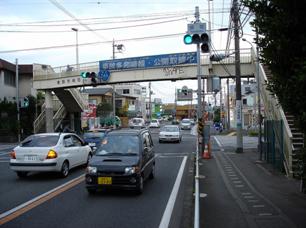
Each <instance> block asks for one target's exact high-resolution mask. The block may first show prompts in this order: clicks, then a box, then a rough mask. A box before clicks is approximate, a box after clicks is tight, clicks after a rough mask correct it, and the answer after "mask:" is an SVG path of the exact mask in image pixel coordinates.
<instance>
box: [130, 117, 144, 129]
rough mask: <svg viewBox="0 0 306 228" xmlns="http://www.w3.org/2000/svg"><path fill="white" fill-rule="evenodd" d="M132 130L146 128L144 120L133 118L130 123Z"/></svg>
mask: <svg viewBox="0 0 306 228" xmlns="http://www.w3.org/2000/svg"><path fill="white" fill-rule="evenodd" d="M129 127H130V128H145V127H146V124H145V121H144V119H143V118H137V117H135V118H133V119H131V120H130V121H129Z"/></svg>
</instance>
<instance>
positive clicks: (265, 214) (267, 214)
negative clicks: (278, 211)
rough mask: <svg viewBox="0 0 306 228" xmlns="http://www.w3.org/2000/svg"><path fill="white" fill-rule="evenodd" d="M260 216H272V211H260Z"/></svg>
mask: <svg viewBox="0 0 306 228" xmlns="http://www.w3.org/2000/svg"><path fill="white" fill-rule="evenodd" d="M258 215H259V216H271V215H272V214H271V213H260V214H258Z"/></svg>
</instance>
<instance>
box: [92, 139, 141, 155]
mask: <svg viewBox="0 0 306 228" xmlns="http://www.w3.org/2000/svg"><path fill="white" fill-rule="evenodd" d="M138 154H139V138H138V137H137V136H136V135H108V136H106V137H105V138H104V139H103V141H102V143H101V146H100V147H99V149H98V150H97V151H96V155H97V156H112V155H138Z"/></svg>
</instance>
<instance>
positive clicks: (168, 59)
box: [99, 52, 197, 71]
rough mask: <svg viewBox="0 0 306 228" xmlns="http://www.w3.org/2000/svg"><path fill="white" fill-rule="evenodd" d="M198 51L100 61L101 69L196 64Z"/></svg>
mask: <svg viewBox="0 0 306 228" xmlns="http://www.w3.org/2000/svg"><path fill="white" fill-rule="evenodd" d="M196 63H197V53H196V52H186V53H175V54H166V55H152V56H142V57H133V58H124V59H114V60H101V61H99V69H100V71H105V70H126V69H146V68H157V67H169V66H176V65H181V64H196Z"/></svg>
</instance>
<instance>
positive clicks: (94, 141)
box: [83, 129, 111, 151]
mask: <svg viewBox="0 0 306 228" xmlns="http://www.w3.org/2000/svg"><path fill="white" fill-rule="evenodd" d="M109 131H111V129H93V130H89V131H86V132H85V133H84V134H83V139H84V141H85V142H87V143H88V145H89V146H90V147H91V149H92V150H93V151H95V150H96V149H97V148H98V147H99V146H100V145H101V142H102V139H103V138H104V136H105V134H106V133H107V132H109Z"/></svg>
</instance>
